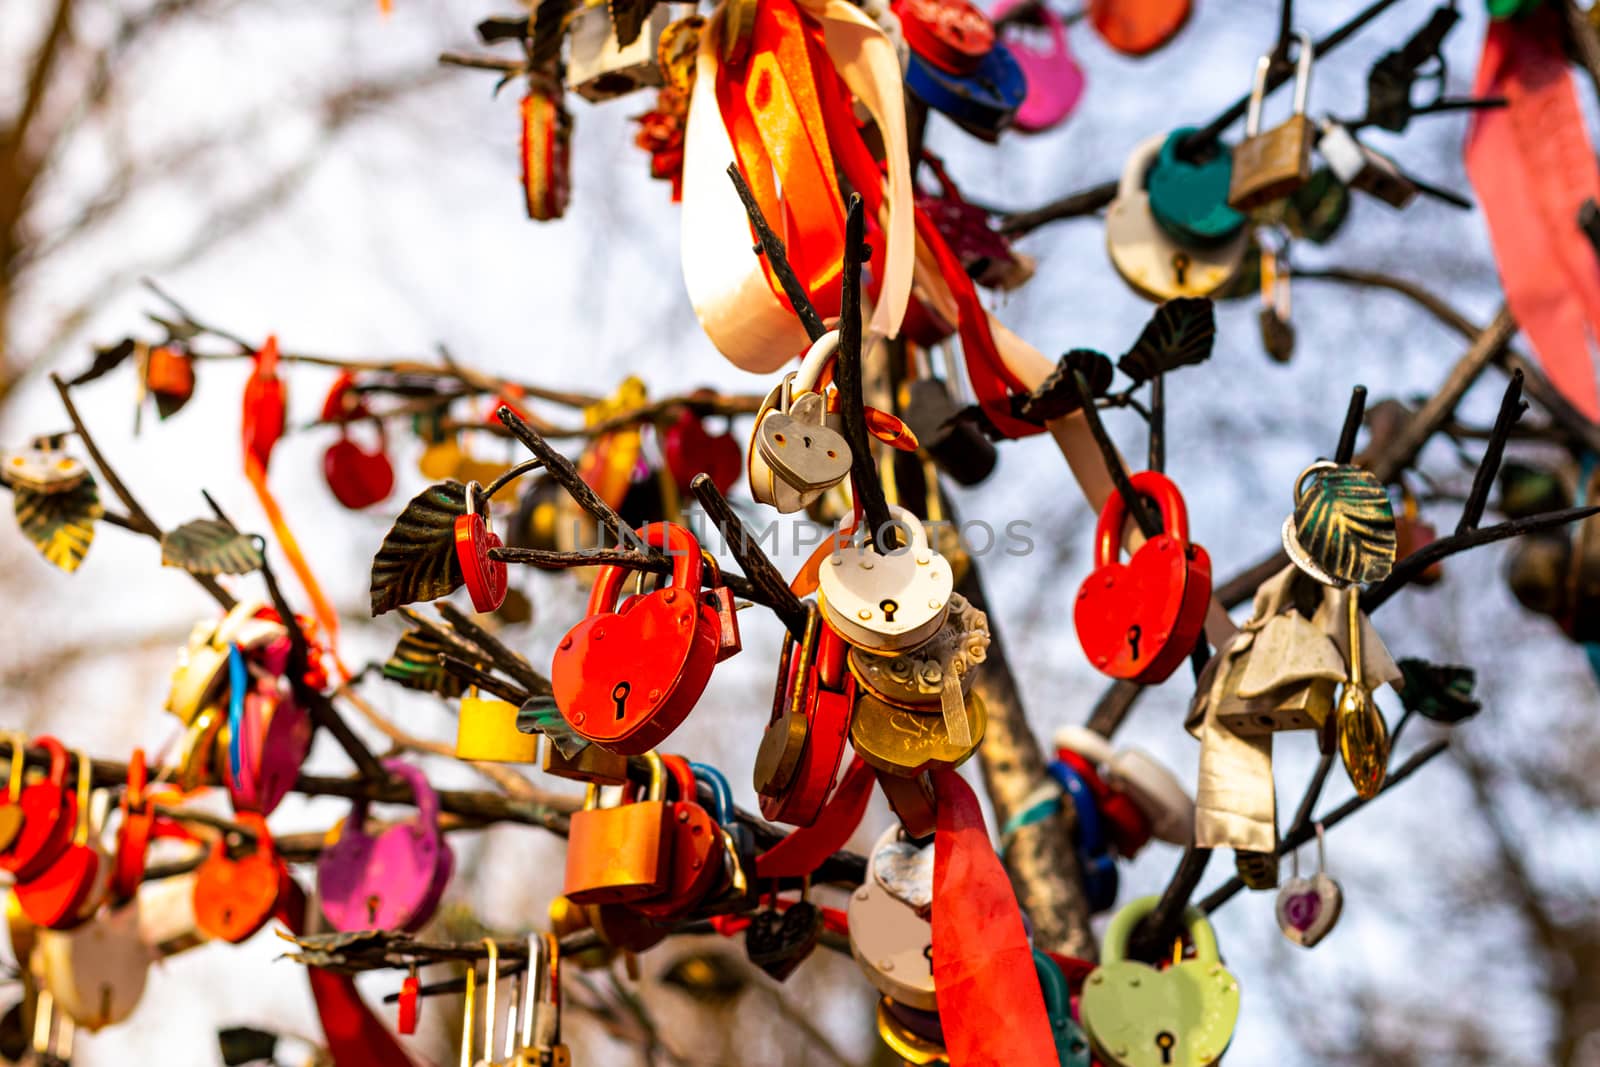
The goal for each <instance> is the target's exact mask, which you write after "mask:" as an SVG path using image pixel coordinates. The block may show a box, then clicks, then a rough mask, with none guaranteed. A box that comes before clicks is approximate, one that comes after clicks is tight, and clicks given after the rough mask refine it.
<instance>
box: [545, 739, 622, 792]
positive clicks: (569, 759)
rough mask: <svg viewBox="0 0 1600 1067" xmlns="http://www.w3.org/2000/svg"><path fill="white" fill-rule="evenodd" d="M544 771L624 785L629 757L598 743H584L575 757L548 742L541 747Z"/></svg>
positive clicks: (582, 780) (570, 777)
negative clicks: (542, 748) (602, 746)
mask: <svg viewBox="0 0 1600 1067" xmlns="http://www.w3.org/2000/svg"><path fill="white" fill-rule="evenodd" d="M544 773H546V774H553V775H555V776H556V777H557V778H566V779H569V780H570V781H574V782H589V783H592V784H594V785H626V784H627V781H628V757H627V756H624V755H621V754H619V753H616V752H612V751H611V750H610V749H605V748H601V747H600V746H599V745H584V746H583V748H582V750H580V751H579V752H578V754H577V755H576V756H568V755H566V754H564V753H563V752H562V751H561V749H560V747H559V746H557V745H556V744H554V743H551V744H548V745H546V746H545V747H544Z"/></svg>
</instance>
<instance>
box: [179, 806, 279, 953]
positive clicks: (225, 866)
mask: <svg viewBox="0 0 1600 1067" xmlns="http://www.w3.org/2000/svg"><path fill="white" fill-rule="evenodd" d="M235 817H236V818H237V819H238V821H239V825H241V826H243V827H245V828H246V829H249V830H251V831H252V832H254V834H255V835H256V847H255V850H254V851H252V852H250V853H248V854H247V855H244V856H242V857H240V858H239V859H231V858H229V856H228V848H227V843H226V841H225V840H220V841H218V842H216V843H215V844H214V845H212V847H211V855H209V856H207V857H206V859H205V862H204V863H202V864H200V869H199V870H198V871H197V872H196V874H195V881H194V918H195V923H196V924H197V925H198V926H199V927H200V929H201V930H203V931H204V932H206V933H207V934H210V935H211V936H212V937H218V938H221V939H222V940H224V941H231V942H233V943H235V944H237V943H239V942H240V941H245V940H248V939H249V938H250V937H252V936H253V935H254V934H255V933H256V932H257V931H258V930H260V929H261V928H262V927H263V926H265V925H267V920H268V919H270V918H272V911H273V909H274V908H276V907H277V905H278V896H279V894H280V893H281V892H282V888H283V879H284V877H285V874H284V870H283V865H282V864H281V863H279V862H278V857H277V854H276V853H275V852H274V851H273V849H272V835H271V834H270V833H268V832H267V822H266V820H265V819H263V818H261V816H259V815H256V814H255V813H253V812H248V811H241V812H237V813H235Z"/></svg>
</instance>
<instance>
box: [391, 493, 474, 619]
mask: <svg viewBox="0 0 1600 1067" xmlns="http://www.w3.org/2000/svg"><path fill="white" fill-rule="evenodd" d="M466 513H467V487H466V486H464V485H462V484H461V483H460V482H438V483H436V484H434V485H430V486H428V488H426V489H424V490H423V491H422V492H420V493H418V494H417V495H416V496H414V497H412V498H411V501H410V502H409V503H408V504H406V506H405V509H404V510H403V511H401V512H400V517H399V518H397V519H395V521H394V526H392V527H391V528H390V529H389V532H388V533H387V534H385V535H384V538H383V544H382V545H381V546H379V548H378V554H377V555H376V556H374V557H373V560H372V587H371V594H372V614H373V615H374V616H377V615H382V614H383V613H384V612H386V611H393V610H394V609H395V608H398V607H402V606H403V605H406V604H414V603H416V602H417V601H419V600H437V599H439V598H440V597H445V596H449V595H450V594H451V593H453V592H454V591H455V590H456V589H458V588H460V586H461V583H462V580H463V579H462V577H461V564H460V562H459V561H457V559H456V546H455V522H456V517H457V516H458V515H465V514H466Z"/></svg>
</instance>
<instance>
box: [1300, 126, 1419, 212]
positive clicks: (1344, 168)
mask: <svg viewBox="0 0 1600 1067" xmlns="http://www.w3.org/2000/svg"><path fill="white" fill-rule="evenodd" d="M1317 151H1318V152H1320V153H1321V154H1322V158H1323V159H1325V160H1327V162H1328V169H1329V170H1331V171H1333V176H1334V177H1335V178H1338V179H1339V180H1340V181H1341V182H1343V183H1344V184H1345V185H1348V186H1349V187H1350V188H1352V189H1359V190H1361V191H1362V192H1363V193H1367V194H1368V195H1370V196H1374V197H1376V198H1377V199H1379V200H1382V201H1383V202H1384V203H1385V204H1388V205H1389V206H1390V207H1394V208H1402V207H1405V206H1406V205H1407V204H1409V203H1411V201H1413V200H1415V199H1416V197H1417V186H1416V184H1415V183H1414V182H1412V181H1411V179H1410V178H1407V177H1406V176H1405V175H1404V174H1401V173H1400V168H1399V167H1398V166H1396V165H1395V162H1394V160H1392V159H1390V158H1389V157H1388V156H1386V155H1384V154H1383V153H1381V152H1379V151H1377V150H1375V149H1372V148H1368V147H1367V146H1366V145H1364V144H1362V143H1361V142H1360V141H1359V140H1357V139H1356V135H1355V134H1354V133H1351V132H1350V129H1349V127H1347V126H1343V125H1341V124H1340V123H1337V122H1332V121H1325V122H1323V124H1322V131H1321V135H1320V136H1319V137H1318V139H1317Z"/></svg>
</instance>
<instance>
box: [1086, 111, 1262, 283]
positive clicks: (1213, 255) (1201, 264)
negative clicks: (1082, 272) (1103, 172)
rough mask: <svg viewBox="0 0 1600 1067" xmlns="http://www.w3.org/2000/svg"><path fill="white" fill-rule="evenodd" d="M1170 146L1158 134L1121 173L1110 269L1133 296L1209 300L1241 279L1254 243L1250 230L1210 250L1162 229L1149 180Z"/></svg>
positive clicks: (1109, 222) (1109, 218)
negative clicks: (1164, 149)
mask: <svg viewBox="0 0 1600 1067" xmlns="http://www.w3.org/2000/svg"><path fill="white" fill-rule="evenodd" d="M1166 140H1167V135H1166V134H1157V135H1156V136H1154V137H1152V138H1150V139H1149V140H1147V141H1144V142H1143V143H1141V144H1140V145H1139V147H1137V148H1135V149H1134V150H1133V154H1132V155H1131V156H1129V157H1128V162H1127V165H1126V166H1125V167H1124V168H1123V170H1122V180H1121V182H1120V183H1119V184H1118V186H1117V198H1116V199H1115V200H1113V201H1112V202H1111V207H1110V208H1109V209H1108V210H1107V212H1106V251H1107V252H1108V253H1109V254H1110V256H1111V265H1112V266H1113V267H1115V268H1116V269H1117V273H1118V274H1120V275H1122V280H1123V281H1125V282H1127V283H1128V285H1130V286H1131V287H1132V288H1133V290H1134V291H1135V292H1137V293H1138V294H1139V295H1140V296H1142V297H1145V298H1146V299H1148V300H1154V301H1157V302H1160V301H1164V300H1172V299H1174V298H1175V297H1180V296H1210V295H1211V294H1212V293H1214V292H1216V291H1217V290H1218V289H1221V288H1222V287H1223V286H1224V285H1227V284H1228V283H1229V282H1230V281H1232V280H1233V278H1234V276H1235V275H1237V274H1238V273H1239V268H1240V267H1241V266H1242V265H1243V264H1244V256H1245V251H1246V249H1247V248H1248V246H1249V242H1250V227H1248V226H1244V227H1241V228H1240V230H1239V232H1238V234H1236V235H1235V236H1234V237H1233V238H1231V239H1230V240H1228V241H1226V242H1225V243H1223V244H1220V245H1216V246H1214V247H1209V248H1207V247H1201V246H1199V245H1185V244H1180V243H1179V242H1177V241H1175V240H1174V239H1173V238H1172V236H1171V235H1170V234H1168V233H1167V231H1165V230H1163V229H1162V228H1161V224H1160V223H1158V222H1157V221H1156V217H1155V215H1154V214H1152V213H1151V211H1150V194H1149V193H1148V192H1147V191H1146V190H1145V175H1146V174H1148V173H1149V171H1150V165H1151V164H1152V163H1154V162H1155V159H1156V156H1157V155H1159V154H1160V152H1161V146H1162V145H1163V144H1164V143H1166Z"/></svg>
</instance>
